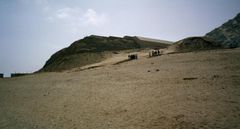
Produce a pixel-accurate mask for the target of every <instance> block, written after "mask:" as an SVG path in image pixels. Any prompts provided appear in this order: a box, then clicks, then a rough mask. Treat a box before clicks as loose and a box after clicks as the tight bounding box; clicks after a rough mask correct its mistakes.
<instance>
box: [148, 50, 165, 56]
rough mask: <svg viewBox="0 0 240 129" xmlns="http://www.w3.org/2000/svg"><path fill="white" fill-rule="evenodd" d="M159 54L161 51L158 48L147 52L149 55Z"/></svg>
mask: <svg viewBox="0 0 240 129" xmlns="http://www.w3.org/2000/svg"><path fill="white" fill-rule="evenodd" d="M161 54H162V51H160V49H158V48H155V49H153V50H151V51H150V52H149V57H154V56H160V55H161Z"/></svg>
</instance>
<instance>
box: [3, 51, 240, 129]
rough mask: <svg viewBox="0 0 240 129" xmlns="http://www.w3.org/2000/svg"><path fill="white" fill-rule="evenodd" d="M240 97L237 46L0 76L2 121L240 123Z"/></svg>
mask: <svg viewBox="0 0 240 129" xmlns="http://www.w3.org/2000/svg"><path fill="white" fill-rule="evenodd" d="M142 54H145V55H148V53H147V52H146V53H142ZM139 55H141V54H139ZM114 56H119V54H116V55H114ZM124 57H125V56H124V55H123V58H124ZM239 97H240V49H239V48H237V49H219V50H209V51H200V52H189V53H178V54H170V55H162V56H158V57H154V58H147V57H146V56H141V57H140V58H139V59H138V60H134V61H128V62H125V63H120V64H118V65H108V66H102V67H96V68H92V69H86V70H83V71H64V72H61V73H56V72H53V73H49V72H46V73H38V74H33V75H28V76H23V77H17V78H4V79H0V129H240V124H239V123H240V115H239V114H240V98H239Z"/></svg>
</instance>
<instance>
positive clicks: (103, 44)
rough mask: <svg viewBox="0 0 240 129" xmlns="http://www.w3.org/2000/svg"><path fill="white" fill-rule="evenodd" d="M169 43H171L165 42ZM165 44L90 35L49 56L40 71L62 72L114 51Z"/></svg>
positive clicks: (133, 38)
mask: <svg viewBox="0 0 240 129" xmlns="http://www.w3.org/2000/svg"><path fill="white" fill-rule="evenodd" d="M167 43H171V42H167ZM167 43H166V42H163V43H162V42H160V40H159V41H148V40H142V39H139V38H137V37H130V36H125V37H123V38H120V37H113V36H110V37H103V36H96V35H91V36H88V37H85V38H83V39H81V40H78V41H75V42H74V43H72V44H71V45H70V46H69V47H67V48H64V49H62V50H60V51H58V52H56V53H55V54H53V55H52V56H51V58H50V59H49V60H48V61H47V62H46V64H45V65H44V67H43V68H42V69H41V70H40V71H62V70H66V69H71V68H75V67H80V66H84V65H87V64H92V63H96V62H100V61H102V60H104V59H105V58H107V57H109V56H111V55H112V53H113V52H115V51H121V50H129V49H143V48H155V47H158V48H166V47H167V46H169V44H167Z"/></svg>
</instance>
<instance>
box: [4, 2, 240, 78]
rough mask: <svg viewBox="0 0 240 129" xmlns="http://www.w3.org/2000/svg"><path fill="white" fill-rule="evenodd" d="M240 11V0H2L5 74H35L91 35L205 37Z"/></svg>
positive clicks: (171, 38) (174, 39) (172, 39)
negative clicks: (49, 60) (54, 57)
mask: <svg viewBox="0 0 240 129" xmlns="http://www.w3.org/2000/svg"><path fill="white" fill-rule="evenodd" d="M239 12H240V0H0V16H1V19H0V73H5V74H8V75H9V73H12V72H34V71H36V70H38V69H40V68H41V67H42V66H43V65H44V63H45V61H46V60H47V59H49V58H50V56H51V55H52V54H53V53H55V52H56V51H58V50H60V49H62V48H64V47H67V46H69V45H70V44H71V43H72V42H73V41H75V40H78V39H81V38H83V37H85V36H88V35H91V34H95V35H105V36H109V35H114V36H124V35H130V36H135V35H136V36H145V37H151V38H158V39H164V40H170V41H176V40H180V39H182V38H185V37H188V36H201V35H204V34H205V33H207V32H209V31H210V30H212V29H214V28H216V27H218V26H220V25H221V24H222V23H224V22H226V21H227V20H229V19H231V18H233V17H234V16H235V15H236V14H237V13H239Z"/></svg>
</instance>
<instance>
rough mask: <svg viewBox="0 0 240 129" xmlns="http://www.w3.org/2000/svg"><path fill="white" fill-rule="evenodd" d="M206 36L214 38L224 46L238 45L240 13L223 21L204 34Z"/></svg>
mask: <svg viewBox="0 0 240 129" xmlns="http://www.w3.org/2000/svg"><path fill="white" fill-rule="evenodd" d="M206 37H208V38H211V39H213V40H215V41H216V42H218V43H220V44H221V45H223V46H224V47H226V48H228V47H230V48H233V47H239V46H240V14H238V15H237V16H236V17H235V18H233V19H231V20H229V21H228V22H226V23H224V24H223V25H222V26H220V27H218V28H216V29H214V30H213V31H211V32H209V33H207V34H206Z"/></svg>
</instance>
